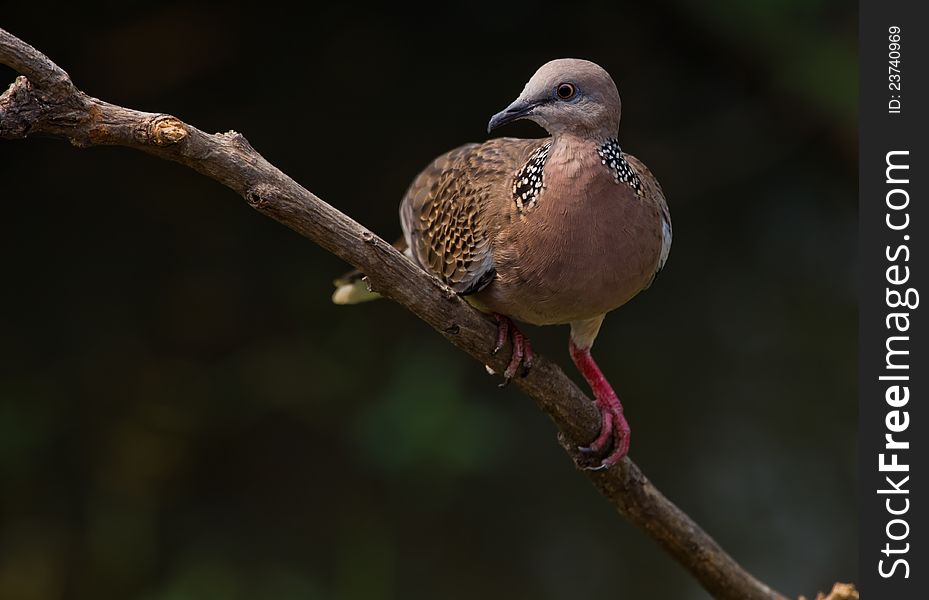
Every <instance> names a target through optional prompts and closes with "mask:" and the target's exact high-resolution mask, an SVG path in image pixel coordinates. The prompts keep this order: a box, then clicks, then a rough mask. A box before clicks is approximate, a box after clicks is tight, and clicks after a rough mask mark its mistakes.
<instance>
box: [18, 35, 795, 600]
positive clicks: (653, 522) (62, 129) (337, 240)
mask: <svg viewBox="0 0 929 600" xmlns="http://www.w3.org/2000/svg"><path fill="white" fill-rule="evenodd" d="M0 63H2V64H6V65H8V66H10V67H12V68H13V69H15V70H16V71H18V72H19V73H21V74H23V75H24V76H22V77H18V78H17V79H16V80H15V81H14V83H13V84H12V85H11V86H10V87H9V89H7V91H6V92H5V93H4V94H3V95H2V96H0V137H2V138H6V139H20V138H25V137H26V136H28V135H30V134H32V133H43V134H49V135H53V136H58V137H63V138H66V139H68V140H70V142H71V143H72V144H74V145H76V146H80V147H85V146H96V145H115V146H126V147H129V148H135V149H136V150H142V151H144V152H147V153H149V154H153V155H155V156H157V157H159V158H164V159H167V160H172V161H175V162H179V163H181V164H183V165H186V166H188V167H190V168H192V169H194V170H196V171H198V172H200V173H202V174H204V175H206V176H208V177H210V178H212V179H215V180H216V181H218V182H220V183H222V184H223V185H225V186H227V187H229V188H230V189H232V190H234V191H235V192H237V193H239V194H240V195H242V196H243V197H244V198H245V200H246V201H247V202H248V204H249V205H250V206H252V207H253V208H255V209H256V210H257V211H258V212H260V213H262V214H264V215H266V216H269V217H271V218H272V219H274V220H276V221H278V222H280V223H282V224H284V225H286V226H287V227H290V228H291V229H293V230H294V231H296V232H297V233H299V234H300V235H302V236H304V237H306V238H308V239H310V240H312V241H314V242H316V243H317V244H319V245H320V246H322V247H323V248H325V249H326V250H328V251H329V252H332V253H333V254H335V255H336V256H338V257H339V258H341V259H343V260H344V261H346V262H348V263H350V264H352V265H354V266H355V267H357V268H359V269H361V270H362V271H364V272H365V273H367V274H368V279H369V281H370V284H371V286H372V288H373V289H374V290H376V291H377V292H379V293H380V294H382V295H384V296H386V297H387V298H390V299H391V300H394V301H395V302H398V303H400V304H402V305H403V306H405V307H406V308H408V309H409V310H410V311H411V312H413V314H415V315H416V316H417V317H419V318H420V319H422V320H423V321H425V322H426V323H428V324H429V325H430V326H431V327H433V328H434V329H435V330H436V331H438V332H439V333H441V334H442V335H443V336H445V338H446V339H447V340H449V341H450V342H451V343H452V344H454V345H456V346H458V347H459V348H461V349H462V350H464V351H465V352H467V353H468V354H470V355H471V356H473V357H474V358H475V359H477V360H478V361H480V362H481V363H482V364H488V365H490V366H491V367H493V368H494V369H496V370H497V372H502V371H503V369H504V368H505V366H506V364H505V357H506V356H508V354H507V353H505V352H504V353H501V356H497V357H494V356H491V355H490V353H489V350H490V348H492V347H493V345H494V339H495V333H496V326H495V325H494V324H493V323H492V322H491V320H490V319H489V318H487V317H486V316H485V315H483V314H481V313H480V312H478V311H476V310H474V309H473V308H471V307H470V306H469V305H468V304H467V303H466V302H464V301H463V300H462V299H461V298H460V297H458V296H457V295H456V294H455V293H454V292H453V291H452V290H451V289H450V288H448V287H446V286H444V285H443V284H442V283H440V282H439V281H438V280H437V279H435V278H434V277H432V276H431V275H429V274H427V273H426V272H425V271H423V270H422V269H420V268H419V267H417V266H416V265H414V264H413V263H412V262H410V261H409V260H407V259H406V258H405V257H404V256H403V255H402V254H400V253H399V252H397V251H396V250H395V249H394V248H393V247H392V246H391V245H390V244H389V243H387V242H385V241H384V240H383V239H381V238H380V237H378V236H376V235H375V234H374V233H372V232H371V231H369V230H367V229H366V228H364V227H363V226H361V225H360V224H358V223H357V222H355V221H353V220H352V219H350V218H349V217H347V216H345V215H344V214H342V213H341V212H339V211H338V210H336V209H335V208H333V207H332V206H330V205H329V204H326V203H325V202H323V201H322V200H320V199H319V198H317V197H316V196H315V195H313V194H312V193H311V192H309V191H307V190H306V189H304V188H303V187H301V186H300V185H299V184H298V183H296V182H295V181H294V180H293V179H291V178H290V177H288V176H287V175H285V174H284V173H283V172H281V171H280V170H279V169H277V168H276V167H274V165H272V164H271V163H269V162H268V161H267V160H265V159H264V158H263V157H262V156H261V155H260V154H258V153H257V152H256V151H255V150H254V149H253V148H252V147H251V146H250V145H249V143H248V142H247V141H246V140H245V138H244V137H243V136H241V135H240V134H238V133H236V132H234V131H229V132H227V133H217V134H213V135H210V134H207V133H204V132H203V131H200V130H199V129H196V128H195V127H192V126H190V125H188V124H186V123H183V122H182V121H180V120H179V119H177V118H175V117H173V116H170V115H165V114H155V113H145V112H139V111H135V110H131V109H127V108H123V107H120V106H115V105H113V104H109V103H107V102H103V101H101V100H98V99H96V98H92V97H90V96H88V95H86V94H84V93H83V92H81V91H80V90H78V89H77V88H76V87H75V86H74V84H73V83H72V82H71V79H70V78H69V77H68V75H67V73H65V72H64V71H63V70H62V69H61V68H59V67H58V66H57V65H55V64H54V63H53V62H52V61H50V60H49V59H48V58H47V57H45V56H44V55H43V54H41V53H40V52H38V51H37V50H35V49H34V48H32V47H31V46H30V45H28V44H26V43H25V42H23V41H22V40H20V39H18V38H16V37H15V36H13V35H11V34H9V33H7V32H6V31H4V30H2V29H0ZM514 383H515V384H516V385H517V386H518V387H519V388H520V389H522V390H523V391H524V392H525V393H526V394H527V395H528V396H530V397H531V398H532V399H533V400H535V401H536V403H537V404H538V405H539V408H541V409H542V410H543V411H544V412H545V413H546V414H548V415H549V417H551V419H552V421H553V422H554V423H555V426H556V427H557V428H558V431H559V440H560V442H561V444H562V446H563V447H564V448H565V450H566V451H567V452H568V453H569V454H570V455H571V456H572V457H574V458H577V457H576V451H575V448H576V447H577V445H578V443H579V442H587V441H589V440H590V439H592V438H593V437H594V436H595V435H596V433H597V432H598V431H599V425H600V424H599V413H598V411H597V410H596V409H595V408H594V404H593V402H591V401H590V400H589V399H588V398H587V396H586V395H585V394H584V393H583V392H581V391H580V390H579V389H578V387H577V386H576V385H575V384H574V383H573V382H572V381H571V380H570V379H568V377H567V376H565V374H564V373H563V372H562V371H561V369H559V368H558V367H557V366H556V365H555V364H553V363H552V362H550V361H548V360H545V359H544V358H543V357H541V356H538V357H536V360H535V363H534V366H533V368H532V371H531V372H530V373H529V375H528V376H527V377H525V378H521V379H520V378H517V379H516V380H514ZM585 473H586V474H587V475H588V477H590V479H591V481H592V482H593V484H594V485H595V486H596V487H597V489H598V490H600V492H601V493H602V494H603V495H604V496H605V497H606V498H607V500H609V501H610V502H611V503H612V504H613V506H615V507H616V509H617V510H618V511H619V512H620V513H621V514H622V515H624V516H625V517H626V518H627V519H629V520H630V521H632V522H633V523H635V524H636V525H638V526H639V527H640V528H641V529H642V530H644V531H645V532H646V533H647V534H648V535H649V536H651V537H652V538H653V539H654V540H655V541H657V542H658V543H659V544H661V546H662V547H663V548H664V549H665V550H667V551H668V552H669V553H670V554H671V555H672V556H673V557H674V558H675V559H677V561H678V562H680V563H681V564H682V565H683V566H684V567H685V568H686V569H688V570H689V571H690V572H691V573H692V574H693V576H694V577H696V578H697V580H699V581H700V583H701V584H702V585H703V587H704V588H705V589H706V590H707V591H708V592H709V593H710V594H712V595H713V596H714V597H716V598H722V599H731V600H755V599H758V600H761V599H781V600H783V599H784V597H783V596H781V595H780V594H778V593H777V592H775V591H773V590H772V589H771V588H769V587H768V586H766V585H765V584H763V583H761V582H759V581H758V580H756V579H755V578H754V577H752V576H751V575H750V574H749V573H748V572H746V571H745V570H744V569H743V568H742V567H741V566H740V565H739V564H738V563H736V562H735V561H734V560H733V559H732V557H730V556H729V555H728V554H726V552H725V551H723V549H722V548H720V546H719V545H718V544H717V543H716V542H715V541H714V540H713V539H712V538H711V537H710V536H709V535H707V534H706V532H704V531H703V530H702V529H701V528H700V527H699V526H698V525H697V524H696V523H694V521H693V520H691V519H690V517H688V516H687V515H686V514H685V513H684V512H683V511H681V510H680V509H679V508H677V507H676V506H675V505H674V504H673V503H671V502H670V501H669V500H668V499H667V498H665V497H664V495H662V493H661V492H659V491H658V490H657V489H656V488H655V487H654V486H653V485H652V483H651V482H650V481H649V480H648V479H647V478H646V477H645V475H643V474H642V472H641V471H640V470H639V468H638V467H637V466H636V465H635V464H634V463H633V462H632V461H631V460H629V459H628V458H627V459H624V460H623V461H622V462H621V463H620V464H618V465H616V466H615V467H613V468H612V469H609V470H607V471H600V472H593V471H585Z"/></svg>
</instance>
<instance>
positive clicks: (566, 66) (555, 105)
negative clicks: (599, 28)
mask: <svg viewBox="0 0 929 600" xmlns="http://www.w3.org/2000/svg"><path fill="white" fill-rule="evenodd" d="M620 111H621V103H620V99H619V91H618V90H617V89H616V84H615V83H613V79H612V78H611V77H610V74H609V73H607V72H606V71H604V70H603V68H602V67H600V66H599V65H597V64H595V63H592V62H590V61H589V60H580V59H576V58H561V59H558V60H553V61H551V62H548V63H545V64H544V65H542V66H541V67H540V68H539V70H538V71H536V72H535V75H533V76H532V78H531V79H530V80H529V82H528V83H527V84H526V87H525V88H523V91H522V93H521V94H520V95H519V97H518V98H517V99H516V100H514V101H513V103H512V104H510V105H509V106H508V107H506V108H505V109H504V110H502V111H500V112H499V113H497V114H495V115H494V116H493V118H491V119H490V123H488V124H487V132H488V133H490V132H491V131H492V130H494V129H496V128H498V127H500V126H501V125H504V124H506V123H510V122H512V121H517V120H519V119H528V120H530V121H534V122H536V123H538V124H539V125H541V126H542V127H544V128H545V130H546V131H548V132H549V133H550V134H552V135H555V136H557V135H559V134H561V133H573V134H576V135H582V136H589V137H596V138H601V139H606V138H609V137H614V136H616V134H617V132H618V131H619V118H620Z"/></svg>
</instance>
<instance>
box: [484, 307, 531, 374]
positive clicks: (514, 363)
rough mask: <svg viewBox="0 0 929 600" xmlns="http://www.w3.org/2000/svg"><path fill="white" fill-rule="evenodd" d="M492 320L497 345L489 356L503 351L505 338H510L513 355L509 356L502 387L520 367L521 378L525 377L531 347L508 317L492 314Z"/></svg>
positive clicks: (528, 367)
mask: <svg viewBox="0 0 929 600" xmlns="http://www.w3.org/2000/svg"><path fill="white" fill-rule="evenodd" d="M494 318H495V319H496V320H497V344H496V345H495V346H494V349H493V351H492V352H491V354H496V353H497V352H500V350H502V349H503V346H504V344H506V339H507V337H509V338H510V342H511V343H512V345H513V354H512V355H511V356H510V362H509V364H508V365H507V367H506V370H505V371H504V372H503V383H502V384H500V385H501V387H502V386H505V385H506V384H508V383H509V382H510V379H513V377H515V376H516V372H517V371H518V370H519V367H520V365H522V367H523V376H525V375H526V373H527V372H528V371H529V369H530V368H531V367H532V359H533V356H534V354H533V352H532V345H531V344H530V343H529V338H527V337H526V336H525V335H524V334H523V332H522V331H520V330H519V329H518V328H517V327H516V325H514V324H513V321H511V320H510V318H509V317H505V316H503V315H501V314H497V313H494Z"/></svg>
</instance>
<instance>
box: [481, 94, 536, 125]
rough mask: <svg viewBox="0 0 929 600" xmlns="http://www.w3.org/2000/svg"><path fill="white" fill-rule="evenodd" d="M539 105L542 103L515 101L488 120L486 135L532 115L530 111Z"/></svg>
mask: <svg viewBox="0 0 929 600" xmlns="http://www.w3.org/2000/svg"><path fill="white" fill-rule="evenodd" d="M539 104H542V103H541V102H538V101H529V100H522V99H517V100H516V101H515V102H513V104H510V105H509V106H507V107H506V108H505V109H504V110H502V111H500V112H498V113H497V114H495V115H494V116H493V117H491V118H490V122H489V123H488V124H487V133H490V132H491V131H493V130H494V129H496V128H498V127H500V126H501V125H506V124H507V123H512V122H513V121H518V120H519V119H525V118H526V117H528V116H529V115H530V114H531V113H532V109H534V108H535V107H536V106H538V105H539Z"/></svg>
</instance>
